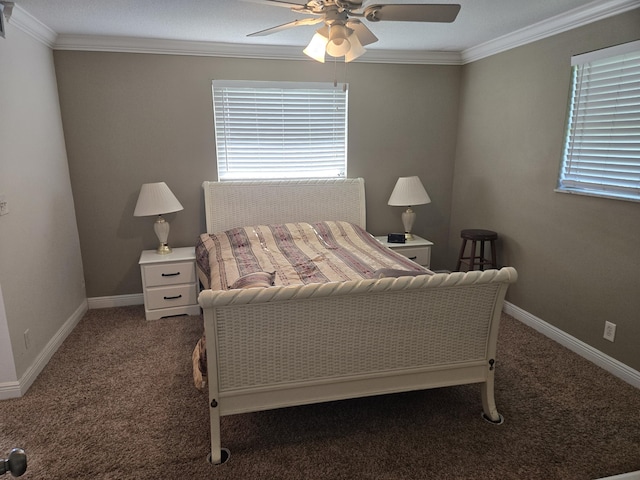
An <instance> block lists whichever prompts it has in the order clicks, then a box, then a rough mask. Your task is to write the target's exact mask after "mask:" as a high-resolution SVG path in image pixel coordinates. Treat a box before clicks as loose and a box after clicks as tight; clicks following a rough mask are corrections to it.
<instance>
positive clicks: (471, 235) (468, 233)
mask: <svg viewBox="0 0 640 480" xmlns="http://www.w3.org/2000/svg"><path fill="white" fill-rule="evenodd" d="M460 237H462V247H460V255H458V265H457V266H456V271H458V272H459V271H460V266H461V265H462V264H463V263H464V264H466V265H469V270H474V268H475V267H476V266H478V267H480V270H484V266H485V265H489V266H490V267H491V268H498V262H497V261H496V240H497V239H498V234H497V233H496V232H492V231H491V230H478V229H471V230H462V232H460ZM467 241H470V242H471V252H470V254H469V256H468V257H465V256H464V251H465V248H466V247H467ZM484 242H489V243H490V246H491V260H488V259H486V258H485V257H484ZM478 243H479V244H480V255H477V254H476V245H477V244H478Z"/></svg>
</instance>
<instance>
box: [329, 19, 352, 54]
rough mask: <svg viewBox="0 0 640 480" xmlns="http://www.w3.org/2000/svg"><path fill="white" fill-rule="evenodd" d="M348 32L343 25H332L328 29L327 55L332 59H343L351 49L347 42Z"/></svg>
mask: <svg viewBox="0 0 640 480" xmlns="http://www.w3.org/2000/svg"><path fill="white" fill-rule="evenodd" d="M348 36H349V32H348V31H347V27H345V26H344V25H340V24H336V25H332V26H331V28H330V29H329V43H327V53H328V54H329V55H331V56H332V57H343V56H344V55H345V54H346V53H347V52H348V51H349V49H350V48H351V43H350V42H349V40H347V37H348Z"/></svg>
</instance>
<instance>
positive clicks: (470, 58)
mask: <svg viewBox="0 0 640 480" xmlns="http://www.w3.org/2000/svg"><path fill="white" fill-rule="evenodd" d="M636 8H640V0H608V1H601V0H596V1H594V2H591V3H589V4H587V5H584V6H582V7H578V8H575V9H573V10H571V11H569V12H567V13H564V14H562V15H556V16H555V17H551V18H549V19H547V20H545V21H542V22H539V23H536V24H533V25H531V26H529V27H526V28H523V29H520V30H517V31H515V32H513V33H510V34H508V35H504V36H502V37H499V38H496V39H494V40H490V41H488V42H485V43H483V44H481V45H478V46H476V47H471V48H468V49H466V50H464V51H463V52H462V54H461V56H462V63H463V64H467V63H471V62H475V61H476V60H480V59H482V58H485V57H489V56H491V55H495V54H497V53H501V52H504V51H506V50H511V49H512V48H516V47H520V46H522V45H526V44H528V43H533V42H535V41H537V40H542V39H543V38H547V37H551V36H553V35H557V34H559V33H562V32H566V31H568V30H572V29H574V28H578V27H582V26H584V25H588V24H589V23H593V22H595V21H598V20H602V19H605V18H608V17H612V16H614V15H618V14H621V13H624V12H627V11H629V10H634V9H636Z"/></svg>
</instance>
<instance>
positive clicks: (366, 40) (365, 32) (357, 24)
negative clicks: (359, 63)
mask: <svg viewBox="0 0 640 480" xmlns="http://www.w3.org/2000/svg"><path fill="white" fill-rule="evenodd" d="M347 27H349V28H350V29H352V30H353V31H354V32H355V34H356V36H357V37H358V40H360V43H361V44H362V46H363V47H364V46H365V45H369V44H371V43H374V42H377V41H378V37H376V36H375V35H374V34H373V32H372V31H371V30H369V28H368V27H367V26H366V25H365V24H364V23H362V22H361V21H360V20H358V19H355V18H350V19H349V21H348V22H347Z"/></svg>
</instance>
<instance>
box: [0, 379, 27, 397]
mask: <svg viewBox="0 0 640 480" xmlns="http://www.w3.org/2000/svg"><path fill="white" fill-rule="evenodd" d="M21 396H22V390H21V389H20V382H3V383H0V400H7V399H9V398H18V397H21Z"/></svg>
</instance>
